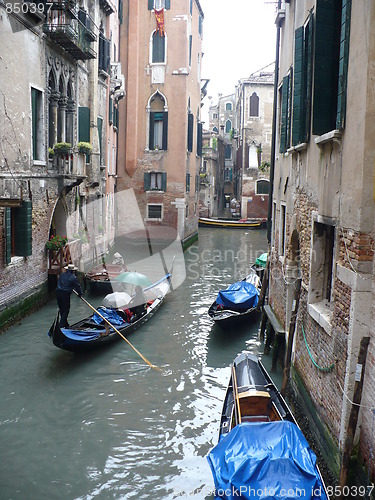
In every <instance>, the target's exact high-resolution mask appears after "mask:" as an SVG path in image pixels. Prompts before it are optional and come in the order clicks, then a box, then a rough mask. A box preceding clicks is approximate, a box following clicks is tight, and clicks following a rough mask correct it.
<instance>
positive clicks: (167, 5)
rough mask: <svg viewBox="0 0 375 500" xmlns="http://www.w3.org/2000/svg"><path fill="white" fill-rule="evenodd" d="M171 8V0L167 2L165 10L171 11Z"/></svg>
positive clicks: (166, 0)
mask: <svg viewBox="0 0 375 500" xmlns="http://www.w3.org/2000/svg"><path fill="white" fill-rule="evenodd" d="M170 8H171V0H165V10H169V9H170Z"/></svg>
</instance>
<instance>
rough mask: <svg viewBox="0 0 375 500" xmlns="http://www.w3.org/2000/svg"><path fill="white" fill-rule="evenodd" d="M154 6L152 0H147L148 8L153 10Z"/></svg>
mask: <svg viewBox="0 0 375 500" xmlns="http://www.w3.org/2000/svg"><path fill="white" fill-rule="evenodd" d="M153 8H154V0H148V10H153Z"/></svg>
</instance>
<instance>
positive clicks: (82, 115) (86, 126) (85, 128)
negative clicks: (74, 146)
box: [78, 106, 90, 142]
mask: <svg viewBox="0 0 375 500" xmlns="http://www.w3.org/2000/svg"><path fill="white" fill-rule="evenodd" d="M81 141H83V142H90V108H86V107H84V106H81V107H79V108H78V142H81Z"/></svg>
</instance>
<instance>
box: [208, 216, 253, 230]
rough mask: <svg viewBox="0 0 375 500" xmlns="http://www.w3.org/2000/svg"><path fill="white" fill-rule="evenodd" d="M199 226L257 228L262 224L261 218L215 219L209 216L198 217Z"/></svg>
mask: <svg viewBox="0 0 375 500" xmlns="http://www.w3.org/2000/svg"><path fill="white" fill-rule="evenodd" d="M198 225H199V227H226V228H232V229H235V228H237V229H246V228H248V229H259V228H261V227H262V225H263V221H262V220H250V219H239V220H236V219H215V218H209V217H199V220H198Z"/></svg>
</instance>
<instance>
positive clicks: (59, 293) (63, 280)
mask: <svg viewBox="0 0 375 500" xmlns="http://www.w3.org/2000/svg"><path fill="white" fill-rule="evenodd" d="M64 269H65V270H66V272H65V273H62V275H61V276H60V278H59V281H58V282H57V288H56V300H57V305H58V306H59V310H60V316H61V319H60V327H61V328H68V327H69V324H68V314H69V311H70V295H71V293H72V291H73V290H75V291H76V292H77V293H78V295H79V296H80V297H81V296H82V289H81V285H80V284H79V281H78V278H77V276H76V275H75V274H74V271H76V270H77V268H76V267H75V266H74V264H68V265H67V266H65V267H64Z"/></svg>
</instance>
